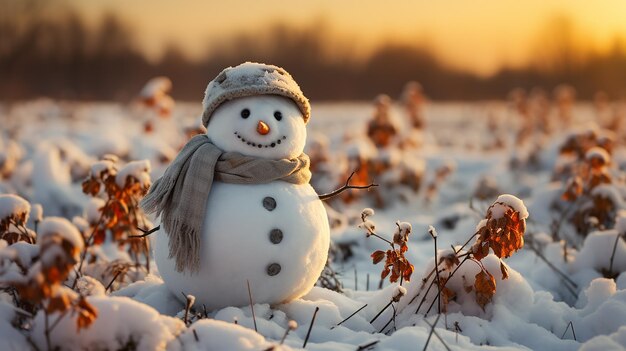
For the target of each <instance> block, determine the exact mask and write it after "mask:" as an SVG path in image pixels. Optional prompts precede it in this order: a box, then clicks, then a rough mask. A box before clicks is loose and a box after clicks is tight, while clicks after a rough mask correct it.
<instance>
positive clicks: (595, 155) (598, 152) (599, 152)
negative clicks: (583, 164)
mask: <svg viewBox="0 0 626 351" xmlns="http://www.w3.org/2000/svg"><path fill="white" fill-rule="evenodd" d="M585 158H586V159H587V160H588V161H591V160H599V161H600V162H602V164H603V165H606V164H609V163H610V162H611V156H610V155H609V153H608V152H607V151H606V150H605V149H603V148H601V147H597V146H595V147H592V148H591V149H589V151H587V153H586V154H585Z"/></svg>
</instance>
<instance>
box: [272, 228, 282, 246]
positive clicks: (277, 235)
mask: <svg viewBox="0 0 626 351" xmlns="http://www.w3.org/2000/svg"><path fill="white" fill-rule="evenodd" d="M270 241H271V242H272V244H278V243H279V242H281V241H283V231H282V230H280V229H272V231H270Z"/></svg>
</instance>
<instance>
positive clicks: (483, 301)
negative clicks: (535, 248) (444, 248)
mask: <svg viewBox="0 0 626 351" xmlns="http://www.w3.org/2000/svg"><path fill="white" fill-rule="evenodd" d="M520 204H521V200H519V199H517V198H514V197H513V196H511V195H501V196H500V197H498V199H497V200H496V201H495V202H494V203H493V204H492V205H491V206H490V207H489V208H488V209H487V214H486V216H485V219H484V220H482V221H481V222H480V224H479V225H478V227H477V229H476V232H475V233H474V234H473V235H472V236H471V237H470V238H469V239H468V240H467V241H466V242H465V244H463V245H462V246H460V247H458V248H453V251H452V252H448V253H445V254H442V255H437V256H436V258H435V262H436V265H435V267H434V268H433V269H432V270H431V271H430V273H429V274H427V275H426V277H424V278H423V280H422V285H421V286H420V288H419V289H418V292H417V294H416V295H415V296H413V298H412V299H411V300H410V302H409V303H412V302H413V301H415V300H416V299H417V298H418V297H420V296H421V300H420V302H419V304H418V306H417V309H416V311H415V313H419V312H420V311H422V306H426V305H425V302H426V301H427V298H428V296H429V292H430V290H431V289H432V288H433V287H435V288H436V289H437V294H436V297H435V298H433V299H432V301H431V303H430V304H429V305H427V306H428V308H427V309H426V310H425V311H422V312H423V313H424V314H428V313H429V312H430V310H431V309H432V307H433V306H434V304H435V302H437V301H440V304H441V312H444V313H445V312H446V311H447V306H448V304H449V303H450V302H451V301H453V300H454V299H455V298H456V297H457V296H458V295H459V294H460V293H462V292H461V291H454V289H453V288H451V287H450V286H448V282H450V280H451V279H452V277H453V276H454V275H455V274H456V273H457V272H458V270H459V268H460V267H461V266H463V265H464V263H465V262H467V261H473V262H474V263H476V264H477V265H478V266H479V267H480V271H479V272H478V274H476V276H475V277H474V284H465V283H464V284H463V285H464V290H465V291H464V293H471V292H472V291H473V292H474V293H475V300H476V303H477V304H478V305H479V306H480V307H482V308H483V309H484V308H485V306H486V305H487V304H488V303H490V302H491V301H492V299H493V296H494V295H495V293H496V289H497V287H496V280H495V278H494V276H493V273H492V272H489V270H487V268H486V267H485V266H484V265H483V264H482V262H481V261H482V260H483V259H484V258H485V257H487V255H488V254H489V252H490V251H492V252H493V253H494V255H495V256H497V257H498V258H499V259H500V260H501V259H503V258H507V257H510V256H511V255H512V254H513V253H515V252H516V251H518V250H519V249H521V248H522V247H523V246H524V238H523V236H524V233H525V230H526V217H527V216H528V214H527V213H526V209H525V208H522V207H523V205H520ZM472 240H474V243H473V244H472V245H471V246H470V247H469V249H468V250H465V248H466V247H468V245H470V243H471V242H472ZM500 273H501V276H502V280H505V279H508V277H509V274H508V269H507V268H506V265H505V264H504V263H503V262H502V261H500ZM462 278H463V280H464V281H465V276H463V277H462Z"/></svg>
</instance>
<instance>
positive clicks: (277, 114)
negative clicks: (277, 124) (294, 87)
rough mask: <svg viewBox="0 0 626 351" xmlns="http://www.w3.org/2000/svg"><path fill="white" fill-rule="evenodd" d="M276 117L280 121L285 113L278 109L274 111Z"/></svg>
mask: <svg viewBox="0 0 626 351" xmlns="http://www.w3.org/2000/svg"><path fill="white" fill-rule="evenodd" d="M274 118H276V120H277V121H280V120H281V119H283V114H282V113H281V112H280V111H276V112H274Z"/></svg>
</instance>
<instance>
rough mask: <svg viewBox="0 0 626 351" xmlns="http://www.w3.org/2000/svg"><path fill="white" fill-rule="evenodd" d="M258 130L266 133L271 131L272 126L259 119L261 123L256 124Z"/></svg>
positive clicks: (260, 132) (262, 133) (263, 133)
mask: <svg viewBox="0 0 626 351" xmlns="http://www.w3.org/2000/svg"><path fill="white" fill-rule="evenodd" d="M256 131H257V132H258V133H259V134H261V135H265V134H267V133H269V132H270V126H268V125H267V124H266V123H265V122H263V121H259V124H258V125H257V126H256Z"/></svg>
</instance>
